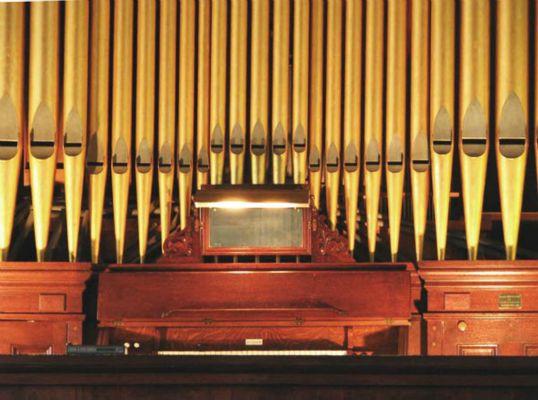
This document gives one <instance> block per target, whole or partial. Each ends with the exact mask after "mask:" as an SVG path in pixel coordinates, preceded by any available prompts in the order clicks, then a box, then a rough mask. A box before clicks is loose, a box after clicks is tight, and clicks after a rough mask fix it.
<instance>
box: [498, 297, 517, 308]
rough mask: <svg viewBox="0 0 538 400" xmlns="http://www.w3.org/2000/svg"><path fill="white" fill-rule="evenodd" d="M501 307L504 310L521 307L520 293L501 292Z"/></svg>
mask: <svg viewBox="0 0 538 400" xmlns="http://www.w3.org/2000/svg"><path fill="white" fill-rule="evenodd" d="M499 308H500V309H503V310H508V309H515V308H521V295H520V294H500V295H499Z"/></svg>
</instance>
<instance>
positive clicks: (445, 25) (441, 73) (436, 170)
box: [430, 0, 456, 260]
mask: <svg viewBox="0 0 538 400" xmlns="http://www.w3.org/2000/svg"><path fill="white" fill-rule="evenodd" d="M455 29H456V19H455V3H454V0H432V2H431V45H430V48H431V58H430V74H431V84H430V149H431V159H432V183H433V188H432V191H433V209H434V212H435V231H436V237H437V258H438V259H439V260H444V258H445V253H446V238H447V230H448V211H449V206H450V184H451V181H452V159H453V155H454V72H455V69H454V58H455V56H454V53H455V46H454V39H455Z"/></svg>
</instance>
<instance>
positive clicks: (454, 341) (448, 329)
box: [424, 313, 538, 356]
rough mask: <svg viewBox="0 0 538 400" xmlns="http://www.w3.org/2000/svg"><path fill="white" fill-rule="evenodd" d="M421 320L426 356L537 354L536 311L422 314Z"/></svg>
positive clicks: (537, 327) (537, 330) (537, 319)
mask: <svg viewBox="0 0 538 400" xmlns="http://www.w3.org/2000/svg"><path fill="white" fill-rule="evenodd" d="M424 319H425V320H426V325H427V339H428V340H427V341H428V355H459V356H467V355H469V356H486V355H492V356H493V355H499V356H536V355H538V313H529V314H527V313H525V314H523V313H521V314H518V313H489V314H488V313H459V314H458V313H454V314H452V313H451V314H448V313H426V314H424Z"/></svg>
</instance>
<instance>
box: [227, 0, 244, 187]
mask: <svg viewBox="0 0 538 400" xmlns="http://www.w3.org/2000/svg"><path fill="white" fill-rule="evenodd" d="M230 14H231V25H232V27H231V33H230V127H229V134H230V144H229V146H230V149H229V154H230V181H231V183H232V184H234V185H235V184H240V183H243V174H244V163H245V142H246V125H247V118H246V112H247V108H246V107H247V17H248V3H247V0H232V2H231V13H230Z"/></svg>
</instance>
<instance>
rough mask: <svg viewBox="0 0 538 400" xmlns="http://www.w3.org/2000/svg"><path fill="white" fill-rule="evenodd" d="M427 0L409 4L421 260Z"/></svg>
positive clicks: (425, 193)
mask: <svg viewBox="0 0 538 400" xmlns="http://www.w3.org/2000/svg"><path fill="white" fill-rule="evenodd" d="M429 6H430V2H429V0H411V105H410V107H411V109H410V139H411V140H410V143H411V153H410V155H411V192H412V201H413V223H414V228H415V253H416V257H417V260H421V259H422V250H423V247H424V234H425V231H426V219H427V212H428V196H429V148H428V130H429V129H428V128H429V119H428V111H429V108H428V99H429V91H428V89H429V87H428V83H429V79H428V68H429V58H428V49H429V40H428V38H429Z"/></svg>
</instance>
